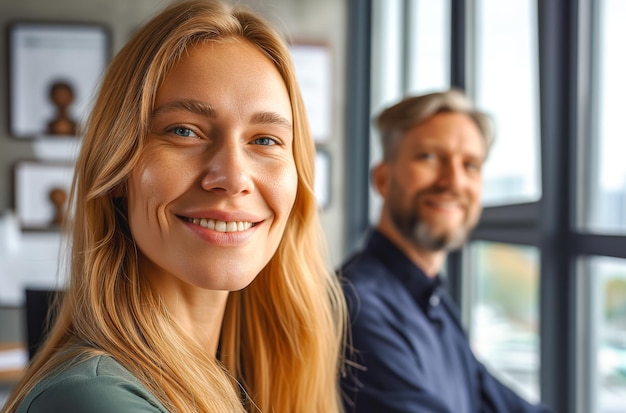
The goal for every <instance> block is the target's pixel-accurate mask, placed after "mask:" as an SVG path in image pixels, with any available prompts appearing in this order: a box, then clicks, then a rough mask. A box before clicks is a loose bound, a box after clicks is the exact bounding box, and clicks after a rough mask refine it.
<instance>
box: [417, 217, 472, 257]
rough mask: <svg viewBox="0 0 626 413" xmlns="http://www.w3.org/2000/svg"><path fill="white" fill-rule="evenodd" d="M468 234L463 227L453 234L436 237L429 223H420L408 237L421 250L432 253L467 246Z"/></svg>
mask: <svg viewBox="0 0 626 413" xmlns="http://www.w3.org/2000/svg"><path fill="white" fill-rule="evenodd" d="M468 233H469V230H468V229H467V228H465V227H461V228H459V229H457V230H456V231H453V232H449V233H445V234H440V235H435V234H433V233H432V228H431V227H430V226H429V225H428V224H427V223H425V222H423V221H418V222H416V223H415V224H414V225H413V227H412V229H411V230H410V231H408V234H406V235H407V238H408V239H409V240H410V241H411V242H412V243H413V244H414V245H415V246H417V247H419V248H424V249H427V250H430V251H454V250H456V249H459V248H461V247H462V246H463V244H465V241H466V240H467V236H468Z"/></svg>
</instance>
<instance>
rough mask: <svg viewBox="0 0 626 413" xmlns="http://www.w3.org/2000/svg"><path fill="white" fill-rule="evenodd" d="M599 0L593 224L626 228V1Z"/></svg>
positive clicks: (598, 227) (609, 228) (615, 229)
mask: <svg viewBox="0 0 626 413" xmlns="http://www.w3.org/2000/svg"><path fill="white" fill-rule="evenodd" d="M598 4H599V19H598V20H597V21H598V22H599V24H598V27H597V30H598V32H597V33H598V47H597V53H598V59H596V61H597V62H598V66H599V67H598V68H597V70H596V72H595V73H596V74H597V76H596V77H595V78H594V82H593V84H594V86H596V90H597V93H598V106H597V108H596V111H594V112H595V113H597V118H596V122H595V124H596V125H597V129H596V131H594V135H596V134H597V135H596V136H597V137H596V138H595V139H592V143H594V144H597V146H598V147H597V148H593V149H592V150H591V151H590V152H591V153H593V154H595V158H596V159H592V160H591V164H592V165H595V168H594V169H595V171H593V174H592V177H591V180H592V192H591V194H592V195H591V196H590V197H589V199H590V200H591V202H592V204H591V216H590V222H589V224H590V227H591V229H592V230H597V231H602V232H611V233H616V232H619V233H624V232H626V162H624V153H626V138H625V135H624V126H623V112H624V107H625V105H624V95H625V94H626V76H624V73H626V53H624V45H623V40H624V39H626V25H625V24H624V21H625V20H626V1H624V0H603V1H601V2H599V3H598Z"/></svg>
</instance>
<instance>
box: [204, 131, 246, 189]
mask: <svg viewBox="0 0 626 413" xmlns="http://www.w3.org/2000/svg"><path fill="white" fill-rule="evenodd" d="M251 166H252V164H251V162H249V161H248V160H247V159H246V154H245V153H244V149H243V148H242V147H241V146H239V145H237V144H235V143H230V142H225V143H223V144H221V145H220V146H219V147H218V148H215V151H213V152H212V153H211V155H210V156H209V157H208V159H207V160H206V169H205V172H204V174H203V177H202V184H201V185H202V189H204V190H205V191H210V192H223V193H225V194H227V195H237V194H241V193H248V192H251V191H252V189H253V181H252V172H253V171H252V170H251Z"/></svg>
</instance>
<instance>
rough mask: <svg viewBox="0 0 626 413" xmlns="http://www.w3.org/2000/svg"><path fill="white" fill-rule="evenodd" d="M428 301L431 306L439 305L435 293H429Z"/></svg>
mask: <svg viewBox="0 0 626 413" xmlns="http://www.w3.org/2000/svg"><path fill="white" fill-rule="evenodd" d="M429 302H430V305H431V306H433V307H437V306H438V305H439V296H438V295H435V294H433V295H431V296H430V300H429Z"/></svg>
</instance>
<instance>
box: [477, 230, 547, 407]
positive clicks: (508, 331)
mask: <svg viewBox="0 0 626 413" xmlns="http://www.w3.org/2000/svg"><path fill="white" fill-rule="evenodd" d="M470 280H472V285H471V286H470V291H471V293H470V295H471V298H470V308H469V310H470V329H469V330H470V340H471V344H472V348H473V350H474V352H475V354H476V357H477V358H478V359H479V360H481V361H482V362H483V363H484V364H485V366H487V368H488V369H489V371H490V372H491V373H492V374H493V375H494V376H496V377H498V378H499V379H500V380H501V381H502V382H503V383H506V384H507V385H508V386H510V387H511V388H512V389H513V390H515V391H516V392H517V393H518V394H519V395H520V396H522V397H524V398H526V399H527V400H529V401H532V402H536V401H538V400H539V318H538V308H539V304H538V298H539V288H538V283H539V252H538V250H537V249H536V248H534V247H526V246H519V245H511V244H500V243H493V242H482V241H477V242H472V243H471V244H470Z"/></svg>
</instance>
